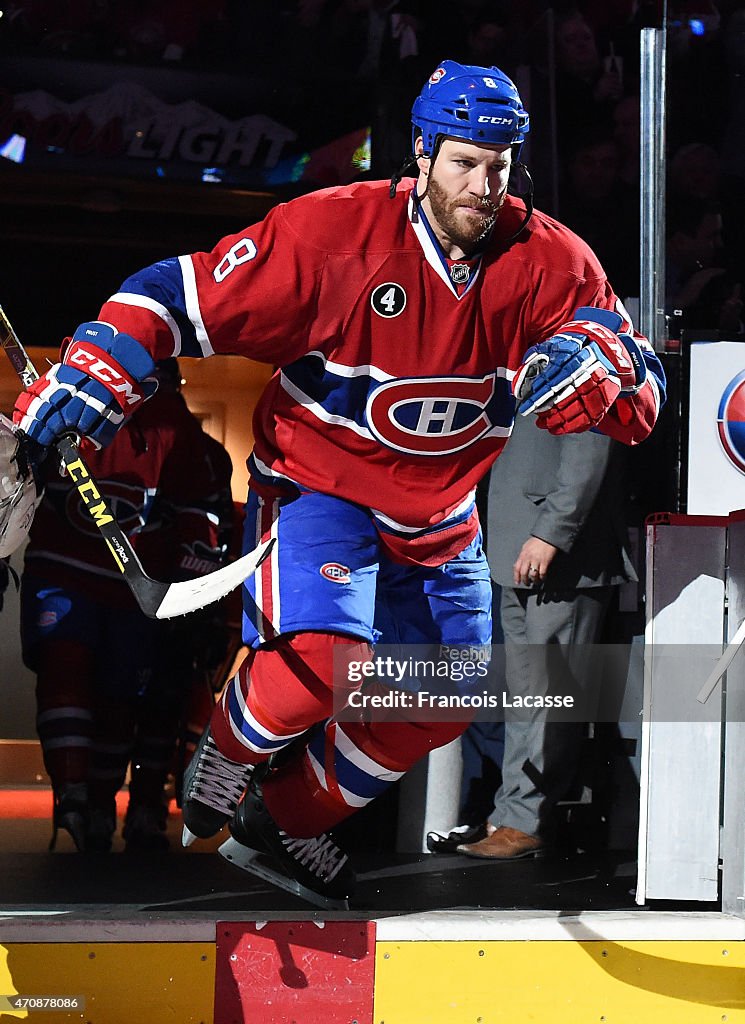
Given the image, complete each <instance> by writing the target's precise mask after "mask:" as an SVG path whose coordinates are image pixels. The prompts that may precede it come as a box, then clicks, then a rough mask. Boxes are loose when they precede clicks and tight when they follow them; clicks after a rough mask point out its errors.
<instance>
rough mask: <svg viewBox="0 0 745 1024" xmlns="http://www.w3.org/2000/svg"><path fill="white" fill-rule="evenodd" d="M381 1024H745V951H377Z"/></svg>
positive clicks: (650, 947) (542, 947)
mask: <svg viewBox="0 0 745 1024" xmlns="http://www.w3.org/2000/svg"><path fill="white" fill-rule="evenodd" d="M373 1020H374V1022H375V1024H745V943H743V942H699V941H681V942H668V941H664V942H662V941H647V942H622V943H621V942H608V941H606V942H571V941H569V942H567V941H549V942H538V941H536V942H517V941H516V942H513V941H500V942H471V941H463V942H439V941H426V942H378V943H377V946H376V962H375V1009H374V1016H373Z"/></svg>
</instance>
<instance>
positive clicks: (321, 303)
mask: <svg viewBox="0 0 745 1024" xmlns="http://www.w3.org/2000/svg"><path fill="white" fill-rule="evenodd" d="M412 120H413V132H412V140H413V147H414V153H413V154H412V157H411V159H410V160H409V161H407V165H406V166H407V167H408V166H412V167H414V168H415V173H416V175H417V176H416V178H405V177H398V176H397V178H396V179H395V180H394V181H393V182H387V181H385V182H380V181H378V182H362V183H358V184H353V185H350V186H345V187H340V188H332V189H328V190H324V191H321V192H317V193H314V194H311V195H307V196H302V197H300V198H298V199H295V200H293V201H292V202H289V203H286V204H283V205H280V206H277V207H276V208H274V209H273V210H271V211H270V213H269V214H268V215H267V216H266V218H265V219H264V220H263V221H262V222H261V223H259V224H254V225H252V226H251V227H248V228H246V229H244V230H242V231H239V232H238V233H237V234H235V235H232V236H229V237H227V238H224V239H223V240H222V241H220V242H219V243H218V244H217V246H216V247H215V248H214V249H213V250H212V251H211V252H203V253H195V254H192V255H189V256H181V257H178V258H174V259H168V260H163V261H161V262H160V263H158V264H156V265H154V266H152V267H149V268H146V269H144V270H141V271H139V272H138V273H136V274H134V275H133V276H132V277H130V278H129V279H128V280H127V281H125V282H124V284H123V285H122V287H121V289H120V290H119V292H118V293H117V294H115V295H113V296H111V298H110V299H108V300H107V301H106V302H105V303H104V305H103V307H102V309H101V311H100V313H99V320H98V321H94V322H92V323H88V324H84V325H82V326H81V327H79V328H78V330H77V331H76V332H75V335H74V339H73V343H72V345H71V346H70V348H69V349H68V350H67V352H66V354H65V356H64V358H63V360H62V362H61V363H58V364H55V365H54V366H53V367H51V368H50V369H49V370H48V371H47V373H46V374H45V375H44V377H43V378H41V380H40V381H39V382H38V383H37V384H35V385H34V386H33V388H32V389H31V391H30V393H29V392H27V393H25V394H24V395H22V396H21V397H20V399H19V401H18V404H17V406H16V412H15V417H16V420H17V422H18V423H19V424H20V426H21V427H22V428H23V429H24V430H25V431H26V432H27V433H29V434H30V435H31V436H32V437H33V438H34V439H35V440H36V441H38V442H39V443H41V444H43V445H48V444H51V443H52V442H53V440H54V438H55V437H56V436H58V434H59V433H60V432H62V431H63V430H66V429H70V428H71V427H72V428H73V429H75V430H77V431H78V432H80V433H82V434H83V435H86V436H88V437H90V438H92V439H94V440H95V441H97V442H98V443H106V442H107V441H108V440H109V439H110V438H111V437H112V436H113V435H114V433H115V432H116V430H117V428H118V426H119V425H120V423H121V422H122V420H123V419H125V418H126V416H127V415H128V414H129V413H130V412H131V411H133V410H134V409H135V408H137V407H139V405H140V404H141V403H142V402H143V401H144V399H145V397H146V394H145V389H146V387H147V381H148V379H149V377H150V375H151V373H152V365H153V359H158V358H164V357H167V356H172V355H177V354H179V353H183V354H184V355H203V356H209V355H211V354H213V353H235V354H239V355H243V356H247V357H249V358H252V359H257V360H261V361H264V362H267V363H270V364H274V365H276V366H278V367H279V369H278V370H277V372H276V373H275V374H274V376H273V377H272V379H271V381H270V382H269V384H268V385H267V387H266V389H265V390H264V392H263V394H262V396H261V398H260V399H259V402H258V405H257V408H256V411H255V416H254V436H255V447H254V450H253V452H252V453H251V456H250V458H249V463H248V464H249V470H250V475H251V482H250V488H249V496H248V503H247V509H246V525H245V545H246V547H248V548H252V547H253V546H254V545H255V544H256V543H257V541H258V540H259V539H261V538H265V537H269V536H272V537H274V538H276V543H275V546H274V548H273V550H272V553H271V557H270V558H268V559H267V560H266V561H265V562H264V563H263V565H262V566H261V568H260V571H259V572H258V573H257V574H256V575H255V576H254V577H252V578H251V579H250V580H249V581H247V585H246V586H245V587H244V639H245V642H246V643H247V645H248V646H249V648H250V652H249V654H248V656H247V658H246V660H245V662H244V663H243V664H242V666H241V667H240V669H239V671H238V672H237V674H236V676H235V678H234V679H232V680H231V681H230V682H229V684H228V685H227V687H226V689H225V693H224V695H223V698H222V700H221V702H220V703H219V704H218V705H217V706H216V708H215V711H214V713H213V715H212V718H211V721H210V725H209V727H208V729H207V730H206V731H205V733H204V734H203V736H202V738H201V741H200V744H199V748H198V750H197V752H196V755H195V757H194V758H193V759H192V762H191V764H190V767H189V769H188V771H187V773H186V778H185V786H184V797H183V817H184V824H185V829H184V838H185V841H186V842H189V841H191V840H193V839H194V837H203V838H206V837H208V836H211V835H214V834H215V833H216V832H217V831H218V830H219V829H220V828H222V827H223V826H224V825H225V824H226V823H228V822H229V823H230V829H231V833H232V836H233V837H234V839H235V842H234V843H232V844H231V842H230V841H228V843H227V844H225V845H226V847H227V848H228V849H229V850H232V851H233V853H230V856H234V854H235V853H236V848H237V851H238V854H239V855H238V856H235V858H234V859H235V860H236V862H238V861H240V862H241V863H242V864H243V865H244V866H246V867H247V868H248V869H249V870H253V871H255V872H256V873H259V874H261V875H262V877H270V878H272V879H273V880H274V881H275V882H276V883H277V884H278V885H281V886H283V887H285V888H287V889H288V890H289V891H292V892H296V893H300V894H302V895H304V896H305V897H306V898H309V899H311V900H313V901H316V902H320V903H322V904H324V905H330V904H333V903H335V902H338V903H339V904H340V905H344V904H345V902H346V900H347V899H348V897H349V895H350V894H351V891H352V888H353V884H354V873H353V871H352V868H351V866H350V864H349V862H348V858H347V857H346V855H345V854H344V853H343V852H342V851H341V850H340V849H339V848H338V847H337V846H336V844H335V843H334V841H333V839H332V837H331V836H330V835H329V830H330V829H332V828H333V827H334V826H335V825H336V824H337V823H338V822H340V821H341V820H343V819H344V818H346V817H347V816H348V815H350V814H352V813H354V811H355V810H357V809H358V808H360V807H362V806H364V805H365V804H367V803H369V802H370V801H371V800H373V799H374V798H375V797H376V796H377V795H378V794H380V793H381V792H382V791H383V790H385V789H386V787H388V786H389V785H390V784H391V783H392V782H394V781H395V780H397V779H399V778H400V777H401V776H402V775H403V774H404V773H405V772H406V771H407V770H408V769H409V768H410V767H411V766H412V765H413V764H414V763H415V762H417V761H418V760H419V759H420V758H422V757H423V756H424V755H426V754H427V753H428V752H429V751H430V750H432V749H433V748H435V747H437V746H440V745H442V744H444V743H447V742H448V741H450V740H452V739H453V738H454V737H456V736H457V735H459V734H460V733H461V732H462V731H463V729H464V728H465V725H466V723H465V722H464V721H434V722H433V721H420V720H416V721H414V720H410V719H409V717H408V716H407V714H406V713H401V714H400V715H398V716H396V715H395V714H394V715H389V716H388V717H387V718H386V720H382V721H381V720H375V719H373V720H365V716H362V715H360V718H359V720H357V721H349V720H345V721H343V722H340V721H338V720H337V718H336V717H335V712H336V711H338V709H339V708H341V707H342V706H343V705H344V703H345V700H346V698H347V697H348V695H349V693H350V691H352V690H354V689H356V688H357V684H354V683H353V682H351V681H349V679H348V677H347V675H345V674H344V673H343V672H341V671H337V672H336V674H335V672H334V666H335V664H336V665H337V666H339V665H340V664H342V663H343V662H344V660H345V659H365V658H369V657H370V656H371V649H372V645H373V644H375V643H376V642H379V641H381V640H385V641H389V642H390V641H394V642H398V643H429V644H435V645H439V646H440V648H441V649H443V650H445V651H447V650H448V649H450V648H452V647H454V646H457V647H458V648H459V649H463V648H468V649H470V650H481V649H484V648H487V647H488V645H489V643H490V637H491V618H490V604H491V591H490V581H489V568H488V565H487V563H486V558H485V556H484V552H483V550H482V546H481V534H480V529H479V523H478V518H477V514H476V508H475V502H474V491H475V487H476V484H477V482H478V481H479V480H480V479H481V478H482V477H483V475H484V473H485V471H486V470H487V469H488V467H489V466H490V465H491V463H492V462H493V461H494V459H495V458H497V456H498V455H499V452H500V451H501V449H502V447H503V445H504V443H505V440H506V438H507V437H508V435H509V433H510V429H511V424H512V421H513V417H514V414H515V398H514V397H513V391H514V395H515V396H517V398H518V400H519V402H520V412H522V413H525V414H530V413H535V414H536V416H537V422H538V425H539V426H541V427H543V428H546V429H548V430H551V431H554V432H557V433H561V432H566V431H583V430H587V429H591V428H597V429H600V430H602V431H603V432H605V433H607V434H609V435H610V436H612V437H615V438H617V439H619V440H621V441H623V442H625V443H627V444H636V443H638V442H640V441H642V440H643V439H644V438H645V437H647V435H648V434H649V432H650V431H651V430H652V427H653V425H654V423H655V420H656V417H657V414H658V410H659V407H660V402H661V400H662V397H663V390H664V379H663V373H662V370H661V367H660V364H659V361H658V359H657V358H656V356H655V354H654V352H653V351H652V349H651V346H650V345H649V343H648V342H647V341H646V340H645V339H644V338H642V337H641V336H640V335H639V334H638V333H637V332H636V331H635V330H634V328H633V325H632V324H631V322H630V320H629V318H628V315H627V313H626V311H625V310H624V309H623V307H622V305H621V303H620V302H619V300H618V298H617V296H616V295H615V293H614V292H613V289H612V287H611V285H610V284H609V282H608V280H607V279H606V276H605V274H604V272H603V270H602V267H601V266H600V265H599V263H598V261H597V259H596V257H595V256H594V255H593V253H592V252H591V251H590V250H589V249H588V247H587V246H586V245H585V244H584V243H583V242H582V241H581V240H580V239H579V238H577V237H576V236H575V235H574V234H573V233H572V232H570V231H569V230H568V229H566V228H564V227H563V226H562V225H561V224H559V223H557V222H556V221H555V220H553V219H551V218H550V217H547V216H545V215H544V214H542V213H539V212H538V211H534V210H533V209H532V201H531V197H530V190H529V189H522V191H525V192H526V194H525V197H524V198H519V197H516V196H513V195H511V194H509V193H508V185H509V181H510V174H511V172H512V171H513V170H514V169H515V168H514V166H513V165H516V164H517V161H518V157H519V151H520V147H521V145H522V143H523V142H524V140H525V138H526V136H527V133H528V114H527V112H526V111H525V109H524V108H523V105H522V102H521V100H520V97H519V95H518V92H517V90H516V88H515V86H514V85H513V83H512V82H511V81H510V80H509V79H508V78H507V77H506V76H505V75H504V74H503V73H502V72H501V71H499V70H498V69H497V68H480V67H473V66H463V65H460V64H457V63H455V62H453V61H444V62H443V63H442V64H441V65H440V66H439V67H438V68H437V69H436V70H435V71H434V72H433V74H432V75H431V77H430V78H429V80H428V81H427V83H426V84H425V85H424V88H423V90H422V92H421V94H420V95H419V97H418V98H417V99H416V101H415V103H414V106H413V110H412ZM521 179H522V180H523V181H527V180H529V179H528V178H527V176H526V175H525V173H524V172H522V170H521V168H519V167H518V168H517V175H516V182H517V184H518V185H519V182H520V180H521ZM368 717H369V716H368ZM314 726H315V728H312V727H314ZM309 730H310V731H309ZM294 741H295V742H294ZM280 751H282V752H283V754H284V755H285V756H283V757H282V758H279V759H277V761H276V763H277V768H276V770H270V771H267V770H266V767H265V766H266V765H267V762H268V761H269V759H270V757H274V758H276V755H277V754H278V752H280ZM259 766H261V769H262V770H261V771H255V769H256V768H257V767H259ZM226 854H227V851H226Z"/></svg>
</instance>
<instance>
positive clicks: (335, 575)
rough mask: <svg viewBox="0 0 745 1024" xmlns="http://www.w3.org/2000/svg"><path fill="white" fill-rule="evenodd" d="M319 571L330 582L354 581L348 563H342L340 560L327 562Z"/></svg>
mask: <svg viewBox="0 0 745 1024" xmlns="http://www.w3.org/2000/svg"><path fill="white" fill-rule="evenodd" d="M318 571H319V572H320V574H321V576H323V578H324V579H327V580H328V581H329V583H351V582H352V577H351V576H350V575H349V568H348V567H347V566H346V565H342V564H341V563H340V562H326V563H325V565H322V566H321V568H320V569H319V570H318Z"/></svg>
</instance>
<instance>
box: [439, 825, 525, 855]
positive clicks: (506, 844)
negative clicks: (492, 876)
mask: <svg viewBox="0 0 745 1024" xmlns="http://www.w3.org/2000/svg"><path fill="white" fill-rule="evenodd" d="M544 852H545V851H544V846H543V840H542V839H540V838H539V837H538V836H529V835H528V834H527V832H521V831H520V830H519V829H517V828H509V827H508V826H507V825H500V827H499V828H495V829H493V831H491V832H490V833H489V835H487V837H486V839H482V840H481V841H480V842H478V843H463V844H461V846H459V847H458V853H465V854H466V856H467V857H481V858H483V859H484V860H518V859H519V858H520V857H540V856H541V855H542V854H543V853H544Z"/></svg>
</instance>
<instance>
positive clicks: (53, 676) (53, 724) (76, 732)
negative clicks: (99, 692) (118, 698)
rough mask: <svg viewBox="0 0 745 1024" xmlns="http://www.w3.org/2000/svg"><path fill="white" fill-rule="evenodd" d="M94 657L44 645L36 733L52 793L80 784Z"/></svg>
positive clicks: (65, 645)
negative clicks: (69, 783) (70, 785)
mask: <svg viewBox="0 0 745 1024" xmlns="http://www.w3.org/2000/svg"><path fill="white" fill-rule="evenodd" d="M92 675H93V652H92V651H91V650H89V649H88V648H87V647H84V646H83V645H82V644H78V643H74V642H72V641H67V640H56V641H54V642H50V643H48V644H44V645H43V646H42V649H41V651H40V654H39V663H38V668H37V676H36V730H37V733H38V735H39V739H40V741H41V749H42V752H43V755H44V767H45V768H46V770H47V773H48V775H49V778H50V779H51V780H52V786H53V788H54V789H55V790H56V791H58V790H59V789H60V787H61V786H63V785H65V784H66V783H68V782H85V781H86V780H87V778H88V764H89V758H90V749H91V742H92V739H93V730H94V726H93V711H92Z"/></svg>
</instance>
